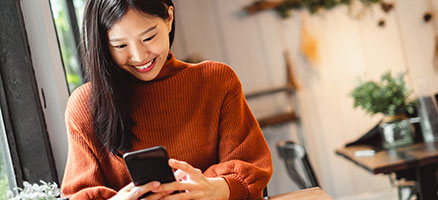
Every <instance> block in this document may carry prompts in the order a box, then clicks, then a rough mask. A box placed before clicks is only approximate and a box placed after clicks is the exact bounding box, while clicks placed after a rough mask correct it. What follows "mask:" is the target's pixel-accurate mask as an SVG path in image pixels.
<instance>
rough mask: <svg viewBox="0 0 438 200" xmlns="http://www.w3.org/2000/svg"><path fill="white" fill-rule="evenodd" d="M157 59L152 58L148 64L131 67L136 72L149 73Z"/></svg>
mask: <svg viewBox="0 0 438 200" xmlns="http://www.w3.org/2000/svg"><path fill="white" fill-rule="evenodd" d="M156 59H157V58H154V59H152V60H151V61H150V62H148V63H146V64H144V65H138V66H135V65H132V66H133V67H134V68H135V69H137V70H138V71H140V72H146V71H150V70H151V69H152V67H153V66H154V64H155V60H156Z"/></svg>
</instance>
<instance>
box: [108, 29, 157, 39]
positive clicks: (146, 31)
mask: <svg viewBox="0 0 438 200" xmlns="http://www.w3.org/2000/svg"><path fill="white" fill-rule="evenodd" d="M155 28H157V25H155V26H153V27H150V28H148V29H146V30H145V31H143V32H141V33H140V35H144V34H146V33H148V32H150V31H152V30H154V29H155ZM122 40H124V39H123V38H113V39H110V40H109V41H110V42H117V41H122Z"/></svg>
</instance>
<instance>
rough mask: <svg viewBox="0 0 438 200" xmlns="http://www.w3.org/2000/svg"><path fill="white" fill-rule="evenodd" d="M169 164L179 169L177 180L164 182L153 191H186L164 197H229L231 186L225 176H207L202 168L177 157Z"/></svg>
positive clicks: (169, 199) (167, 198)
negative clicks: (197, 167)
mask: <svg viewBox="0 0 438 200" xmlns="http://www.w3.org/2000/svg"><path fill="white" fill-rule="evenodd" d="M169 166H170V167H172V168H174V169H177V171H176V172H175V177H176V180H177V181H176V182H172V183H167V184H162V185H161V186H160V187H158V188H157V189H152V191H153V192H156V193H159V194H161V193H167V194H169V193H172V192H173V191H185V192H182V193H177V194H172V195H169V196H166V197H164V198H163V199H165V200H172V199H196V200H198V199H229V197H230V188H229V187H228V183H227V182H226V181H225V179H224V178H207V177H205V176H204V175H203V174H202V172H201V170H199V169H196V168H194V167H192V166H191V165H189V164H188V163H186V162H182V161H178V160H175V159H170V160H169Z"/></svg>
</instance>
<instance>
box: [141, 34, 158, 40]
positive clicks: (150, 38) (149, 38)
mask: <svg viewBox="0 0 438 200" xmlns="http://www.w3.org/2000/svg"><path fill="white" fill-rule="evenodd" d="M156 35H157V34H155V35H153V36H151V37H148V38H146V39H144V40H143V42H147V41H150V40H152V39H153V38H154V37H155V36H156Z"/></svg>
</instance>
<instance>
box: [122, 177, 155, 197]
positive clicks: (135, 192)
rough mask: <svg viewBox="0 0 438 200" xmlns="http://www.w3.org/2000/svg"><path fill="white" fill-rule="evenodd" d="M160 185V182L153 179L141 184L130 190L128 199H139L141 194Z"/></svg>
mask: <svg viewBox="0 0 438 200" xmlns="http://www.w3.org/2000/svg"><path fill="white" fill-rule="evenodd" d="M132 185H134V184H132ZM128 186H129V185H128ZM159 187H160V182H158V181H152V182H149V183H147V184H144V185H141V186H137V187H133V188H132V189H131V190H129V191H128V195H127V197H128V199H138V198H139V197H140V196H141V195H143V194H145V193H147V192H150V191H152V190H156V189H157V188H159Z"/></svg>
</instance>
